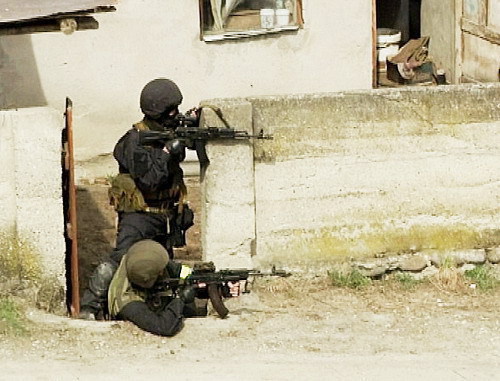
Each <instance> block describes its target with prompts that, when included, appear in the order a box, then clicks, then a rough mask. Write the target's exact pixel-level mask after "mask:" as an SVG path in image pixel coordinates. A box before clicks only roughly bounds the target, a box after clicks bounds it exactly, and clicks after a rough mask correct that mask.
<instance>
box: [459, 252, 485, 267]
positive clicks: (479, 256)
mask: <svg viewBox="0 0 500 381" xmlns="http://www.w3.org/2000/svg"><path fill="white" fill-rule="evenodd" d="M452 257H453V258H454V259H455V263H456V264H457V265H461V264H464V263H475V264H481V263H484V262H486V251H485V250H484V249H470V250H459V251H455V252H454V253H452Z"/></svg>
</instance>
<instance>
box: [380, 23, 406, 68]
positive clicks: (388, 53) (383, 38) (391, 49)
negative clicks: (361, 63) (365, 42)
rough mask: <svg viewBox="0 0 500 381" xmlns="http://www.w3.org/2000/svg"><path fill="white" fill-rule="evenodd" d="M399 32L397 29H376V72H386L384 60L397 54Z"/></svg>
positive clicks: (399, 38)
mask: <svg viewBox="0 0 500 381" xmlns="http://www.w3.org/2000/svg"><path fill="white" fill-rule="evenodd" d="M400 41H401V32H400V31H399V30H397V29H389V28H379V29H377V56H378V70H379V71H380V72H385V71H386V70H387V65H386V60H387V59H388V58H390V57H392V56H395V55H396V54H398V51H399V42H400Z"/></svg>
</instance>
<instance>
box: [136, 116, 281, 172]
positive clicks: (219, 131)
mask: <svg viewBox="0 0 500 381" xmlns="http://www.w3.org/2000/svg"><path fill="white" fill-rule="evenodd" d="M211 108H213V109H214V111H215V112H216V113H217V115H219V117H220V118H221V120H222V121H223V122H224V124H225V125H226V127H200V126H199V121H200V118H199V115H200V112H201V110H200V109H195V111H189V112H188V113H187V114H178V115H177V117H176V119H177V121H178V126H177V127H175V128H174V129H172V130H170V129H168V130H165V131H139V144H141V145H152V146H154V145H157V144H165V143H166V142H167V141H169V140H174V139H178V140H180V141H182V143H183V144H184V145H185V146H186V147H187V148H189V149H193V150H196V153H197V155H198V160H199V161H200V164H201V165H205V164H208V163H209V159H208V156H207V152H206V150H205V144H206V142H207V141H211V140H248V139H272V138H273V137H272V136H271V135H265V134H264V131H262V130H261V131H260V132H259V134H257V135H252V134H249V133H248V132H247V131H242V130H235V129H234V128H231V127H228V124H227V122H226V121H225V119H223V118H222V114H221V113H220V109H218V108H214V107H211Z"/></svg>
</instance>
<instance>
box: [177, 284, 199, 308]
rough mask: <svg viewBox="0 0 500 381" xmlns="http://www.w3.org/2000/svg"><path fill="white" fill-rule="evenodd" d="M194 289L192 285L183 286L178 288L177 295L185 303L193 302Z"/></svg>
mask: <svg viewBox="0 0 500 381" xmlns="http://www.w3.org/2000/svg"><path fill="white" fill-rule="evenodd" d="M195 296H196V290H195V289H194V287H193V286H184V287H182V288H181V289H180V290H179V297H180V298H181V300H182V301H183V302H184V303H185V304H189V303H193V302H194V297H195Z"/></svg>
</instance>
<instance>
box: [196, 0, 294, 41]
mask: <svg viewBox="0 0 500 381" xmlns="http://www.w3.org/2000/svg"><path fill="white" fill-rule="evenodd" d="M302 24H303V19H302V0H200V26H201V36H200V37H201V39H202V40H203V41H206V42H211V41H221V40H227V39H237V38H245V37H252V36H260V35H263V34H271V33H283V32H289V31H296V30H298V29H299V27H301V26H302Z"/></svg>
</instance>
